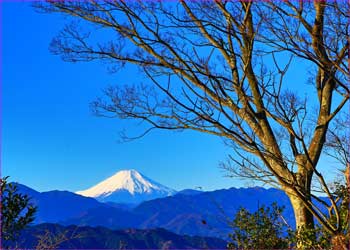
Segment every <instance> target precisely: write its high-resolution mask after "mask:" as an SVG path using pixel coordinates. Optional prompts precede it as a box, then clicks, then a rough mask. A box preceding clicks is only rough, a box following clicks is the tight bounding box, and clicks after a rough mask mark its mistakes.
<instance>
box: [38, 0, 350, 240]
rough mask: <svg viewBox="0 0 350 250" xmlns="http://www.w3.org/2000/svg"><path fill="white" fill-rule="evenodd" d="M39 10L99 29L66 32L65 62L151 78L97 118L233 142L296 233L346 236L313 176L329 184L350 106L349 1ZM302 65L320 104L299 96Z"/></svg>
mask: <svg viewBox="0 0 350 250" xmlns="http://www.w3.org/2000/svg"><path fill="white" fill-rule="evenodd" d="M36 6H37V7H38V9H39V10H41V11H44V12H60V13H64V14H67V15H68V16H71V17H72V19H74V20H84V21H86V22H87V23H89V24H91V25H90V26H88V25H85V23H84V25H76V24H70V25H67V26H66V27H65V28H64V29H63V30H62V32H61V33H60V34H59V35H58V36H57V37H56V38H54V39H53V41H52V44H51V50H52V52H53V53H55V54H59V55H61V56H62V58H63V59H64V60H66V61H72V62H75V61H91V60H103V61H106V62H108V63H110V66H111V67H112V68H113V69H119V67H122V66H124V65H125V64H127V63H130V64H134V65H137V66H138V67H139V69H140V70H141V71H142V72H143V73H144V74H145V75H146V76H147V78H148V80H149V82H147V83H140V84H139V85H132V86H131V85H127V86H113V87H110V88H107V89H106V90H105V93H104V96H103V97H102V98H100V99H98V100H96V101H95V102H93V103H92V107H93V110H94V112H95V113H96V114H97V115H99V116H106V117H118V118H121V119H138V120H142V121H146V122H148V123H149V124H150V128H149V129H148V130H147V131H145V132H144V133H143V134H142V135H144V134H146V133H148V132H149V131H151V130H152V129H154V128H160V129H168V130H183V129H191V130H195V131H199V132H203V133H208V134H212V135H215V136H218V137H220V138H223V139H224V140H225V141H226V142H227V143H228V144H229V145H230V146H232V148H233V149H234V152H235V153H234V154H233V156H232V157H231V158H232V160H233V162H231V164H232V165H231V166H226V167H228V168H231V167H233V168H234V171H235V172H236V173H237V174H239V175H240V176H245V177H247V178H253V179H256V180H259V181H263V182H267V183H269V184H275V185H277V186H278V187H279V188H281V189H282V190H284V191H285V192H286V193H287V195H288V196H289V198H290V200H291V203H292V206H293V208H294V213H295V219H296V225H297V226H298V227H305V228H313V227H314V221H313V219H314V217H315V218H316V219H317V220H318V221H319V222H320V223H321V224H322V225H323V226H324V227H325V228H326V229H327V230H328V231H329V232H330V233H331V234H332V235H334V236H336V235H338V234H339V233H340V231H341V229H340V226H339V224H337V223H336V224H334V223H333V224H332V223H330V222H329V220H327V217H326V216H325V215H324V214H323V213H322V211H321V210H320V209H319V208H318V206H316V205H315V203H314V202H313V200H312V192H311V183H312V179H313V177H314V176H316V177H318V178H319V180H321V181H322V178H323V176H322V174H321V173H320V172H319V171H318V168H317V165H318V162H319V158H320V155H321V154H322V152H323V148H324V144H325V142H326V134H327V131H328V128H329V125H330V124H331V123H332V120H334V118H335V117H336V116H337V114H338V113H339V112H341V110H342V109H343V107H344V105H345V104H346V102H347V101H348V100H349V93H350V90H349V87H348V86H346V83H347V81H348V80H349V71H348V65H347V63H348V62H347V60H346V57H347V53H348V46H349V38H348V37H349V34H348V32H349V22H348V18H349V12H348V9H349V3H348V2H345V1H339V2H338V1H330V2H326V1H316V0H315V1H314V2H313V3H312V2H310V1H305V2H304V1H298V2H297V1H283V2H282V1H273V2H260V1H256V2H255V1H212V2H211V1H194V2H187V1H180V2H179V3H163V2H153V1H145V2H144V1H130V2H129V1H89V2H85V1H78V2H75V1H47V2H46V3H37V4H36ZM84 29H87V31H84ZM107 35H108V36H109V37H110V40H109V41H108V40H106V37H107ZM295 63H303V64H304V65H305V72H304V75H307V74H309V76H310V79H309V80H308V81H307V83H306V84H308V86H309V88H310V89H312V91H314V92H315V98H310V99H311V101H310V99H308V98H307V97H302V96H300V95H298V93H296V92H295V91H294V92H293V91H292V90H291V89H292V88H291V85H293V84H297V85H298V86H301V85H303V84H305V78H304V76H295V79H294V82H292V81H286V75H287V74H288V69H289V68H290V67H293V65H295ZM303 81H304V82H303ZM310 96H312V93H310ZM313 106H316V108H314V107H313ZM142 135H140V136H142ZM233 163H234V164H233ZM326 190H327V188H326ZM330 197H332V195H331V194H330Z"/></svg>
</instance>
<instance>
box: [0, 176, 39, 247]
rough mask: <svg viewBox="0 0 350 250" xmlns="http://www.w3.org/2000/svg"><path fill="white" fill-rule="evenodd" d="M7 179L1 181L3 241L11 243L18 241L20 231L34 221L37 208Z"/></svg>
mask: <svg viewBox="0 0 350 250" xmlns="http://www.w3.org/2000/svg"><path fill="white" fill-rule="evenodd" d="M7 179H8V177H5V178H2V179H0V188H1V239H2V240H3V241H7V242H10V241H14V240H16V238H17V237H18V236H19V233H20V231H21V230H22V229H24V228H25V227H26V226H27V225H28V224H30V223H31V222H33V221H34V215H35V212H36V210H37V208H36V207H35V206H33V205H32V204H31V203H30V198H29V197H28V196H27V195H23V194H21V193H19V192H18V190H17V186H16V184H15V183H8V182H7ZM3 247H6V246H3Z"/></svg>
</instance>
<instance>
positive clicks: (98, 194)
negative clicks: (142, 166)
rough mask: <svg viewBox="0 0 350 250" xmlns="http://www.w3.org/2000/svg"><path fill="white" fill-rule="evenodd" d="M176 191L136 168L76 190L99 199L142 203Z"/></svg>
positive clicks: (122, 171) (80, 193) (83, 194)
mask: <svg viewBox="0 0 350 250" xmlns="http://www.w3.org/2000/svg"><path fill="white" fill-rule="evenodd" d="M175 193H176V191H175V190H173V189H171V188H168V187H166V186H164V185H162V184H159V183H157V182H155V181H153V180H151V179H150V178H148V177H146V176H144V175H142V174H141V173H139V172H138V171H136V170H134V169H131V170H121V171H119V172H117V173H115V174H114V175H113V176H111V177H109V178H107V179H106V180H104V181H101V182H100V183H98V184H96V185H95V186H93V187H91V188H89V189H86V190H82V191H78V192H76V194H79V195H82V196H86V197H92V198H95V199H97V200H98V201H102V202H117V203H140V202H143V201H146V200H153V199H156V198H163V197H166V196H170V195H173V194H175Z"/></svg>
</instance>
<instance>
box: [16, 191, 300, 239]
mask: <svg viewBox="0 0 350 250" xmlns="http://www.w3.org/2000/svg"><path fill="white" fill-rule="evenodd" d="M20 186H21V187H22V188H21V189H20V191H21V192H24V193H27V192H28V194H29V195H30V196H31V194H32V195H33V194H34V196H32V197H33V199H32V201H33V202H34V203H35V204H37V205H38V207H39V210H38V213H37V216H36V221H35V223H43V222H49V223H60V224H62V225H66V226H68V225H79V226H104V227H108V228H110V229H114V230H115V229H125V228H138V229H151V228H165V229H166V230H169V231H171V232H174V233H176V234H187V235H192V236H195V235H198V236H210V237H219V238H222V239H227V235H228V233H230V232H231V230H232V229H231V228H230V226H229V222H230V221H231V220H232V219H233V216H234V214H235V213H236V212H237V211H238V209H239V208H240V207H245V208H247V209H248V210H250V211H256V210H257V209H258V207H259V206H262V205H266V206H269V205H271V204H272V203H273V202H277V203H278V204H279V205H280V206H285V207H286V209H285V211H284V213H283V216H284V217H285V219H286V220H287V221H288V222H289V223H290V225H291V226H292V227H294V214H293V210H292V207H291V205H290V201H289V199H288V197H287V196H286V195H285V194H284V193H283V192H282V191H280V190H277V189H273V188H270V189H264V188H260V187H256V188H230V189H222V190H216V191H210V192H196V191H194V192H193V190H191V191H188V190H185V191H184V192H181V191H180V192H179V193H177V194H176V195H173V196H168V197H164V198H158V199H154V200H149V201H145V202H142V203H141V204H139V205H136V206H129V205H123V204H115V203H102V202H98V201H97V200H95V199H93V198H89V197H83V196H80V195H77V194H74V193H71V192H67V191H50V192H43V193H39V192H36V191H35V190H33V189H30V188H28V187H25V186H23V185H20Z"/></svg>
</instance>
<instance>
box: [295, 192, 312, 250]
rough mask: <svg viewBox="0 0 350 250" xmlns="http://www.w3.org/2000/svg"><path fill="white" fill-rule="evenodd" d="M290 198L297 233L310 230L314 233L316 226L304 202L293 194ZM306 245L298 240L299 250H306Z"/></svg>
mask: <svg viewBox="0 0 350 250" xmlns="http://www.w3.org/2000/svg"><path fill="white" fill-rule="evenodd" d="M288 196H289V199H290V202H291V203H292V207H293V210H294V217H295V226H296V232H298V231H299V230H301V229H302V230H308V231H309V230H310V232H312V230H313V229H314V226H315V225H314V217H313V215H312V213H311V212H310V211H309V210H308V209H307V208H306V206H305V204H304V202H303V201H302V200H301V199H300V198H299V197H297V196H295V195H293V194H289V195H288ZM311 235H312V234H311ZM310 240H312V239H310ZM304 244H305V243H304V242H301V241H300V239H298V238H297V249H305V248H306V246H304Z"/></svg>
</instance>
